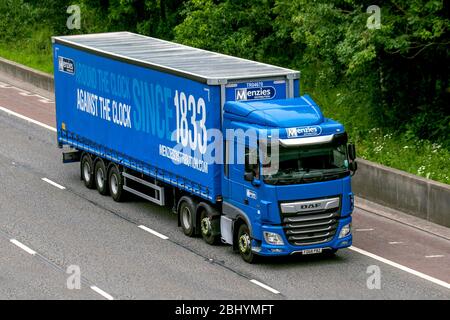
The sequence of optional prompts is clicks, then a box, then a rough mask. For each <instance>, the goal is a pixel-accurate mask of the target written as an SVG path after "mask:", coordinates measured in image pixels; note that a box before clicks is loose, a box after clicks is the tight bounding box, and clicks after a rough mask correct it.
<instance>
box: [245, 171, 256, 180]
mask: <svg viewBox="0 0 450 320" xmlns="http://www.w3.org/2000/svg"><path fill="white" fill-rule="evenodd" d="M253 179H255V175H254V174H253V172H252V171H249V172H246V173H245V174H244V180H245V181H250V182H252V181H253Z"/></svg>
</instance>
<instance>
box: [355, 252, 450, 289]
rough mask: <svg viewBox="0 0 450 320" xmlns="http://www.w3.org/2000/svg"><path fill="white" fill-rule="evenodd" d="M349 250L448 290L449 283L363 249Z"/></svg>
mask: <svg viewBox="0 0 450 320" xmlns="http://www.w3.org/2000/svg"><path fill="white" fill-rule="evenodd" d="M349 249H350V250H353V251H355V252H358V253H360V254H363V255H365V256H368V257H370V258H372V259H375V260H378V261H380V262H383V263H385V264H387V265H390V266H391V267H394V268H397V269H400V270H403V271H405V272H408V273H410V274H412V275H415V276H417V277H419V278H422V279H424V280H427V281H430V282H433V283H434V284H437V285H440V286H442V287H444V288H447V289H450V283H447V282H445V281H442V280H439V279H436V278H434V277H431V276H429V275H426V274H424V273H422V272H419V271H416V270H414V269H411V268H408V267H405V266H403V265H401V264H399V263H396V262H394V261H391V260H388V259H385V258H382V257H380V256H377V255H376V254H373V253H370V252H367V251H365V250H363V249H359V248H356V247H353V246H351V247H350V248H349Z"/></svg>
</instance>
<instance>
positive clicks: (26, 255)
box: [0, 82, 450, 300]
mask: <svg viewBox="0 0 450 320" xmlns="http://www.w3.org/2000/svg"><path fill="white" fill-rule="evenodd" d="M54 123H55V119H54V104H53V102H52V101H51V100H49V99H46V98H44V97H42V96H38V95H33V94H32V93H30V92H28V91H23V90H21V89H19V88H18V87H12V86H10V85H8V84H6V83H3V82H0V181H1V184H0V299H226V300H231V299H449V298H450V284H449V283H450V241H449V240H447V239H444V238H441V237H439V236H436V235H432V234H429V233H426V232H423V231H420V230H418V229H416V228H413V227H409V226H407V225H404V224H401V223H399V222H396V221H393V220H390V219H386V218H383V217H380V216H377V215H374V214H372V213H370V212H367V211H364V210H361V209H358V208H357V209H356V210H355V213H354V226H353V230H354V247H352V248H351V249H344V250H341V251H339V252H338V254H337V255H336V256H335V257H332V258H325V257H322V256H305V257H302V256H293V257H286V258H278V259H269V260H267V259H266V260H264V261H263V262H262V263H259V264H256V265H249V264H246V263H245V262H243V261H242V260H241V258H240V256H239V255H238V254H235V253H233V251H232V249H231V248H230V247H229V246H225V245H220V246H209V245H207V244H206V243H204V242H203V241H202V239H200V238H188V237H186V236H184V234H183V233H182V232H181V230H179V228H178V227H177V219H176V216H175V215H174V214H172V213H171V212H170V210H168V209H166V208H161V207H158V206H157V205H154V204H152V203H148V202H145V201H143V200H139V199H135V198H132V199H130V200H129V201H128V202H125V203H116V202H114V201H113V200H112V199H111V198H110V197H107V196H101V195H100V194H98V192H97V191H95V190H88V189H86V188H85V187H84V184H83V183H82V181H81V180H80V175H79V164H69V165H63V164H62V162H61V150H60V149H58V148H57V146H56V137H55V132H54V130H53V129H52V128H54V125H55V124H54ZM71 266H72V268H76V269H79V270H80V272H81V288H80V289H77V288H71V289H69V287H70V286H68V282H70V279H71V276H72V273H67V269H68V268H69V267H71ZM72 270H73V269H72ZM377 270H379V271H380V276H381V277H380V282H379V284H380V287H379V288H378V287H377V286H376V285H373V284H374V283H375V284H376V283H377V282H376V281H375V282H373V281H372V280H371V279H373V278H371V276H373V272H377ZM368 282H369V286H368ZM370 284H372V286H371V285H370Z"/></svg>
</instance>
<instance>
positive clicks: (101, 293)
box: [91, 286, 114, 300]
mask: <svg viewBox="0 0 450 320" xmlns="http://www.w3.org/2000/svg"><path fill="white" fill-rule="evenodd" d="M91 289H92V290H94V291H95V292H97V293H98V294H99V295H101V296H102V297H103V298H105V299H108V300H114V298H113V296H112V295H110V294H108V293H106V292H105V291H103V290H102V289H100V288H99V287H96V286H91Z"/></svg>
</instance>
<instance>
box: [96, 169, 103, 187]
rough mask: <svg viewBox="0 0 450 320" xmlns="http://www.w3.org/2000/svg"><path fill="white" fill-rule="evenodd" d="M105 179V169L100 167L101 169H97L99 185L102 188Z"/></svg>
mask: <svg viewBox="0 0 450 320" xmlns="http://www.w3.org/2000/svg"><path fill="white" fill-rule="evenodd" d="M104 181H105V176H104V174H103V170H102V169H100V170H98V171H97V185H98V186H99V187H100V188H103V183H104Z"/></svg>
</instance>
